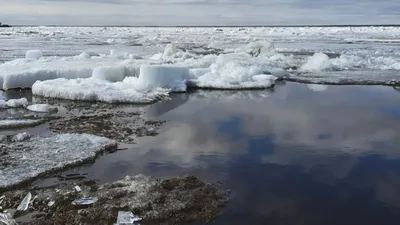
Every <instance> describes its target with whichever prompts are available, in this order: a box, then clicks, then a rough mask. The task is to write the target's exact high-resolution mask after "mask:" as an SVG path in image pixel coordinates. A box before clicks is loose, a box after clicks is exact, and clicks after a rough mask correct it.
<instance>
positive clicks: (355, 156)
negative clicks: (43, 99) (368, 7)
mask: <svg viewBox="0 0 400 225" xmlns="http://www.w3.org/2000/svg"><path fill="white" fill-rule="evenodd" d="M319 90H320V89H319ZM184 99H185V100H184V101H182V100H179V99H178V100H177V102H180V103H182V104H176V105H175V106H172V109H168V110H156V111H158V112H162V113H158V114H154V115H162V116H161V118H163V119H166V120H167V121H168V123H167V125H166V127H164V130H163V131H162V132H161V134H160V135H159V136H157V137H156V138H145V139H140V140H139V143H138V145H136V146H134V147H133V148H132V149H131V150H130V151H123V152H118V153H116V154H112V155H108V156H104V157H102V158H100V159H99V160H97V162H96V163H95V164H93V165H91V166H88V167H86V168H83V169H80V170H84V172H88V173H89V174H90V175H91V176H94V177H95V178H98V179H101V180H103V181H109V180H115V179H117V178H119V177H122V176H125V175H127V174H137V173H145V174H150V175H156V176H171V175H180V174H187V173H191V174H195V175H198V176H200V177H202V178H203V179H208V180H220V181H223V182H224V187H226V188H229V189H231V190H232V191H233V198H232V201H231V202H230V204H229V207H228V208H227V209H226V212H225V213H224V214H223V215H222V216H221V217H220V218H219V219H218V220H217V221H216V223H217V224H266V223H267V224H285V225H287V224H349V225H350V224H351V225H354V224H397V223H398V221H399V219H400V197H398V196H400V160H399V156H400V150H398V148H397V146H399V144H400V120H399V117H398V116H397V113H396V112H398V111H399V110H400V107H399V106H398V104H397V103H398V102H399V100H400V95H399V94H398V93H397V92H396V91H394V90H393V89H391V88H386V87H363V86H346V87H344V86H330V87H329V88H327V89H325V90H324V91H323V92H315V90H313V89H312V88H311V89H310V88H309V87H308V86H307V85H304V84H293V83H287V84H286V85H280V86H277V87H275V90H274V91H273V92H271V91H256V92H221V91H218V92H215V91H212V92H211V91H199V92H195V93H191V94H189V96H188V99H186V97H185V98H184ZM388 109H393V110H388ZM163 111H164V112H163Z"/></svg>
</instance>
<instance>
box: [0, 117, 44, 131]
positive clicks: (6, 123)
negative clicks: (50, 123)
mask: <svg viewBox="0 0 400 225" xmlns="http://www.w3.org/2000/svg"><path fill="white" fill-rule="evenodd" d="M43 122H44V121H43V120H39V119H37V120H36V119H25V120H15V119H7V120H0V129H10V128H22V127H31V126H37V125H40V124H42V123H43Z"/></svg>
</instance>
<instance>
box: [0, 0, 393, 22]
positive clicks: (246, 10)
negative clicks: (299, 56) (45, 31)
mask: <svg viewBox="0 0 400 225" xmlns="http://www.w3.org/2000/svg"><path fill="white" fill-rule="evenodd" d="M399 12H400V1H397V0H384V1H377V0H364V1H358V0H214V1H213V0H0V21H3V22H4V23H10V24H33V25H131V26H141V25H152V26H154V25H155V26H166V25H172V26H174V25H237V26H241V25H303V24H309V25H315V24H331V25H333V24H395V23H398V16H399Z"/></svg>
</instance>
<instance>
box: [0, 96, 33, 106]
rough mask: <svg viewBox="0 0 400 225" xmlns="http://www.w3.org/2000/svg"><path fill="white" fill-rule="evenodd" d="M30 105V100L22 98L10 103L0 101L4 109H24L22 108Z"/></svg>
mask: <svg viewBox="0 0 400 225" xmlns="http://www.w3.org/2000/svg"><path fill="white" fill-rule="evenodd" d="M27 105H28V100H27V99H26V98H20V99H10V100H8V101H4V100H2V101H0V106H1V107H2V108H17V107H22V106H27Z"/></svg>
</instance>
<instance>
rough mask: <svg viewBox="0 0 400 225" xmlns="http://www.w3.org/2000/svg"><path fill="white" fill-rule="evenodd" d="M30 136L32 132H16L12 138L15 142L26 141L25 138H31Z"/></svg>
mask: <svg viewBox="0 0 400 225" xmlns="http://www.w3.org/2000/svg"><path fill="white" fill-rule="evenodd" d="M30 137H31V135H30V134H28V133H27V132H23V133H19V134H16V135H15V136H14V137H13V139H12V140H13V141H14V142H18V141H25V140H27V139H29V138H30Z"/></svg>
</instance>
